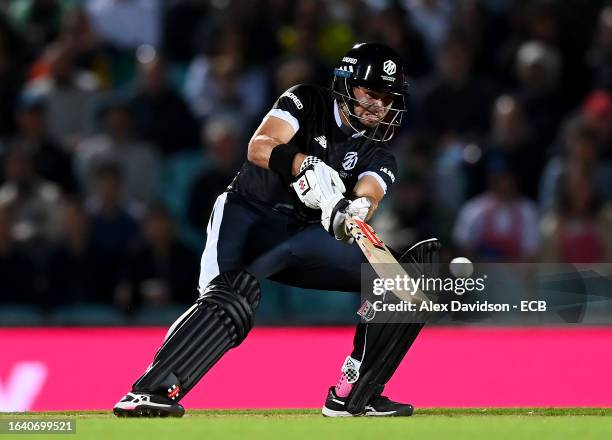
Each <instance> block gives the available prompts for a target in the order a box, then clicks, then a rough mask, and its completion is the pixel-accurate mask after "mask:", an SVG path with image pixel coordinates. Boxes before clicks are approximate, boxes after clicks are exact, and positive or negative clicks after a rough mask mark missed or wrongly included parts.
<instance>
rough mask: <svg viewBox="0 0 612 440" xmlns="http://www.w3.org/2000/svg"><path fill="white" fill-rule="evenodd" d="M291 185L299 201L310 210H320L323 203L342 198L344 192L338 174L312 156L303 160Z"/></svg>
mask: <svg viewBox="0 0 612 440" xmlns="http://www.w3.org/2000/svg"><path fill="white" fill-rule="evenodd" d="M291 185H292V187H293V189H294V190H295V192H296V194H297V195H298V198H299V199H300V201H301V202H302V203H303V204H304V205H306V206H307V207H309V208H311V209H321V206H322V204H323V203H324V202H325V201H329V200H331V199H335V198H337V196H338V195H340V197H342V193H344V192H345V191H346V188H345V187H344V183H343V182H342V179H340V176H339V175H338V172H337V171H336V170H334V169H333V168H331V167H330V166H328V165H327V164H325V163H324V162H322V161H321V160H320V159H317V158H316V157H313V156H308V157H307V158H306V159H304V161H303V162H302V166H301V167H300V173H299V174H298V175H297V176H296V181H295V182H293V183H292V184H291Z"/></svg>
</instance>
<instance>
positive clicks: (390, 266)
mask: <svg viewBox="0 0 612 440" xmlns="http://www.w3.org/2000/svg"><path fill="white" fill-rule="evenodd" d="M346 228H347V230H348V231H349V233H350V234H351V235H352V236H353V238H354V239H355V241H356V242H357V244H358V245H359V248H360V249H361V251H362V252H363V254H364V255H365V257H366V259H367V260H368V262H369V263H370V264H371V265H372V268H373V269H374V272H376V274H377V275H378V276H379V277H381V278H395V277H396V276H398V275H399V276H401V277H404V276H409V275H408V274H407V273H406V271H405V270H404V268H403V267H402V265H401V264H400V263H399V262H398V261H397V260H396V259H395V257H394V256H393V254H391V251H389V249H388V248H387V246H386V245H385V243H383V241H382V240H381V239H380V238H379V237H378V235H376V232H375V231H374V229H373V228H372V227H371V226H370V225H368V224H367V223H365V222H364V221H362V220H359V219H355V218H351V219H348V220H346ZM392 293H393V294H394V295H395V296H397V297H398V298H399V299H401V300H403V301H408V302H421V301H427V300H428V299H427V297H426V296H425V295H424V294H423V293H422V292H421V291H418V292H416V293H415V294H414V295H410V294H409V293H408V292H405V291H401V290H392Z"/></svg>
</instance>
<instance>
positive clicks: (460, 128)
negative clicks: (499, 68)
mask: <svg viewBox="0 0 612 440" xmlns="http://www.w3.org/2000/svg"><path fill="white" fill-rule="evenodd" d="M472 57H473V54H472V48H471V47H470V45H469V44H468V41H467V40H466V39H464V37H463V36H462V35H461V34H452V35H450V36H449V38H448V40H447V41H446V43H445V44H444V45H443V47H442V48H441V51H440V54H439V56H438V63H437V71H436V73H435V75H434V76H433V77H432V78H431V80H426V81H425V82H424V83H423V84H422V86H417V87H416V89H417V90H419V89H420V91H419V94H420V97H419V99H418V101H417V108H416V112H415V117H416V121H417V130H418V131H419V132H421V133H425V134H430V135H436V136H439V137H448V136H454V137H460V138H462V139H464V140H465V139H467V138H470V137H471V138H473V137H477V136H480V135H482V134H483V133H484V132H485V131H486V130H487V129H488V127H489V119H488V117H487V115H490V114H491V113H490V109H491V103H492V98H493V90H492V89H491V87H490V86H489V85H488V84H487V83H486V82H485V81H484V80H482V79H481V78H478V77H476V76H474V75H473V74H472V71H471V69H472V60H473V58H472Z"/></svg>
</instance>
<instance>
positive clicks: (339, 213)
mask: <svg viewBox="0 0 612 440" xmlns="http://www.w3.org/2000/svg"><path fill="white" fill-rule="evenodd" d="M370 206H371V203H370V201H369V200H368V199H367V198H365V197H359V198H358V199H355V200H352V201H350V200H347V199H345V198H342V199H339V200H338V199H336V200H329V201H328V202H327V203H325V204H324V206H322V207H321V225H323V228H324V229H325V230H326V231H328V232H329V233H330V234H331V235H333V236H334V237H336V240H341V241H343V242H345V243H349V244H350V243H352V242H353V237H352V236H351V234H350V233H349V232H348V231H347V229H346V220H347V219H348V218H352V217H355V218H359V219H360V220H364V221H365V219H366V217H367V216H368V212H369V210H370Z"/></svg>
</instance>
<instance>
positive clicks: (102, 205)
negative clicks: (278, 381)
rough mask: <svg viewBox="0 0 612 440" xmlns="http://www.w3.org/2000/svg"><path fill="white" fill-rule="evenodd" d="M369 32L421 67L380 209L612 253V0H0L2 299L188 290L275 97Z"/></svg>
mask: <svg viewBox="0 0 612 440" xmlns="http://www.w3.org/2000/svg"><path fill="white" fill-rule="evenodd" d="M357 41H379V42H383V43H386V44H388V45H390V46H391V47H393V48H395V49H396V50H397V51H398V52H399V53H400V54H401V55H402V56H403V58H404V60H405V62H406V66H407V69H408V72H409V74H410V94H411V96H410V109H409V111H408V115H407V117H406V118H405V120H407V123H406V124H405V126H404V127H403V129H402V131H401V132H400V133H398V134H397V135H396V136H395V137H394V139H393V142H392V146H391V147H392V148H393V150H394V152H395V154H396V157H397V158H398V160H399V165H400V178H399V179H398V182H397V183H396V185H395V187H394V188H393V190H392V193H391V194H390V197H389V200H387V201H386V202H385V204H384V206H383V207H382V208H381V210H380V213H379V214H378V216H377V218H376V220H375V226H376V228H377V229H378V230H379V232H381V234H382V235H383V236H384V238H385V239H386V240H387V241H388V242H389V244H391V245H392V246H394V247H397V248H399V249H401V248H405V247H407V246H409V245H410V244H412V243H414V242H415V241H416V240H419V239H423V238H427V237H429V236H437V237H439V238H440V239H441V240H442V241H443V243H445V245H446V248H445V249H447V252H448V253H449V255H450V254H457V253H460V254H463V255H467V256H470V257H473V258H475V259H477V260H487V261H504V262H529V261H551V262H605V261H611V260H610V258H611V257H612V210H611V208H610V202H611V201H612V3H609V2H606V1H597V0H565V1H562V0H557V1H553V0H529V1H527V0H522V1H521V0H517V1H511V0H397V1H391V0H339V1H330V0H295V1H289V0H241V1H238V0H167V1H162V0H81V1H78V0H12V1H5V2H2V3H0V302H1V303H29V304H37V305H39V306H41V307H43V308H53V307H57V306H61V305H65V304H73V303H101V304H107V305H110V306H112V307H115V308H116V309H117V310H120V311H122V312H126V313H129V312H132V311H134V310H137V309H139V308H141V307H143V306H146V307H157V306H164V305H171V304H183V303H185V304H186V303H190V302H192V301H193V299H194V298H195V295H196V284H197V278H198V276H197V274H198V270H199V258H200V252H201V249H202V248H203V244H204V240H205V226H206V223H207V220H208V216H209V213H210V209H211V207H212V204H213V202H214V199H215V198H216V196H217V195H218V194H219V193H220V192H221V191H222V190H223V189H224V188H225V187H226V186H227V185H228V184H229V182H230V181H231V179H232V177H233V175H234V174H235V172H236V170H237V169H238V168H239V166H240V164H241V163H242V161H243V160H244V158H245V150H246V145H247V142H248V138H249V137H250V135H251V133H252V132H253V130H254V128H255V127H256V126H257V125H258V124H259V122H260V120H261V118H262V116H263V115H265V113H266V112H267V110H268V109H269V107H270V106H271V105H272V103H273V102H274V99H275V98H276V97H277V96H278V95H279V94H281V93H282V92H283V91H284V90H285V89H287V88H288V87H290V86H292V85H294V84H297V83H303V82H308V83H316V84H319V85H326V84H329V83H330V82H331V72H332V68H333V65H334V64H335V63H336V62H337V61H338V60H339V58H340V57H341V55H342V53H344V52H345V51H346V50H347V49H348V48H350V46H351V45H352V44H353V43H354V42H357Z"/></svg>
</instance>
